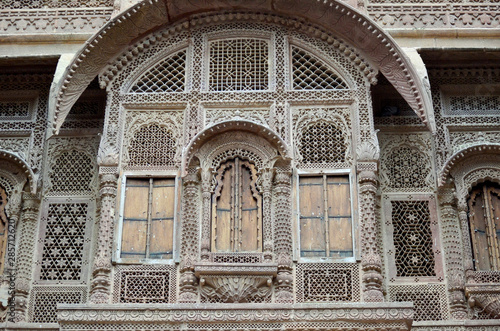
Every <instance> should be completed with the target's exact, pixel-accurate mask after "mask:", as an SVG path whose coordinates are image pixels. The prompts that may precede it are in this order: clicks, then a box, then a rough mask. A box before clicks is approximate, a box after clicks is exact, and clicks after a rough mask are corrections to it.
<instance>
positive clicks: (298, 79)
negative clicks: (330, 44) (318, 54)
mask: <svg viewBox="0 0 500 331" xmlns="http://www.w3.org/2000/svg"><path fill="white" fill-rule="evenodd" d="M292 81H293V89H294V90H343V89H347V88H348V86H347V84H346V83H345V82H344V81H343V80H342V78H340V77H339V76H338V75H337V74H336V73H335V72H334V71H333V69H331V68H329V67H328V66H327V65H326V64H324V63H323V62H322V61H321V60H319V59H317V58H315V57H313V56H312V55H311V54H309V53H308V52H306V51H304V50H302V49H300V48H298V47H292Z"/></svg>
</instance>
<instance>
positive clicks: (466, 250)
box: [458, 197, 474, 283]
mask: <svg viewBox="0 0 500 331" xmlns="http://www.w3.org/2000/svg"><path fill="white" fill-rule="evenodd" d="M467 209H468V208H467V202H466V201H465V197H459V199H458V218H459V219H460V227H461V229H462V233H463V236H462V245H463V246H462V247H463V259H464V272H465V278H466V283H474V263H473V261H472V246H471V243H470V236H469V235H468V234H469V233H470V229H469V219H468V217H467Z"/></svg>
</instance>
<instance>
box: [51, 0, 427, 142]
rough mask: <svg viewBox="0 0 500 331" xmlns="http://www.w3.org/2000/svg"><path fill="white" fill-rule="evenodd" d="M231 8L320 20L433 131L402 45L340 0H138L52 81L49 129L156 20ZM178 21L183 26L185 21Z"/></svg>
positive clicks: (318, 22) (424, 99) (164, 22)
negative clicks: (377, 72) (367, 62)
mask: <svg viewBox="0 0 500 331" xmlns="http://www.w3.org/2000/svg"><path fill="white" fill-rule="evenodd" d="M236 10H240V11H241V10H243V11H247V12H250V13H257V12H258V13H269V14H273V15H282V16H286V17H298V18H302V19H304V20H305V22H306V23H307V24H315V25H319V26H321V27H322V28H323V29H324V30H325V32H326V33H332V34H334V35H338V36H339V37H340V38H342V39H344V40H346V41H347V42H348V43H350V44H351V45H352V46H353V47H355V48H356V49H357V50H359V52H360V53H362V54H364V55H365V56H366V57H367V58H369V59H370V60H371V62H373V63H374V64H375V66H376V67H377V68H378V69H379V70H380V72H382V73H383V74H384V76H386V78H387V79H388V80H389V82H391V83H392V84H393V85H394V86H395V88H396V89H397V90H398V92H399V93H400V94H401V95H402V96H403V97H404V99H405V100H406V101H407V102H408V104H409V105H410V106H411V107H412V109H413V110H414V111H415V113H417V115H418V116H419V117H420V118H421V120H422V121H423V122H424V123H425V124H426V125H427V126H428V127H429V128H430V129H431V131H433V132H434V131H435V123H434V115H433V113H432V102H431V100H430V98H429V95H428V94H427V93H426V89H425V85H424V82H423V81H422V79H421V78H420V77H419V75H418V73H417V70H416V69H415V68H414V67H413V65H412V64H411V61H410V60H409V59H408V57H407V56H406V55H405V53H404V51H403V50H402V49H401V48H400V47H399V46H398V45H397V44H396V42H395V41H394V40H393V39H392V37H391V36H390V35H389V34H387V33H386V32H385V31H384V30H383V29H381V28H380V27H379V26H378V25H377V24H376V23H375V22H373V21H372V20H371V19H370V18H369V17H367V16H366V15H364V14H362V13H360V12H358V11H357V10H355V9H354V8H352V7H350V6H348V5H346V4H344V3H343V2H342V1H340V0H327V1H316V0H293V1H289V0H265V1H257V2H256V1H238V2H232V1H231V2H226V1H217V0H211V1H204V0H193V1H184V0H143V1H141V2H139V3H138V4H136V5H135V6H133V7H131V8H130V9H128V10H126V11H125V12H123V13H121V14H120V15H117V16H116V17H114V18H113V19H112V20H111V21H109V22H108V23H107V24H106V25H105V26H104V27H103V28H101V30H99V31H98V32H97V33H96V34H95V35H94V36H92V37H91V38H90V39H89V40H88V41H87V42H86V44H85V46H84V47H83V48H82V49H81V50H80V51H79V52H78V53H77V54H76V55H75V57H74V58H73V61H72V62H71V64H70V65H69V66H68V67H67V69H66V71H65V73H64V74H63V75H62V76H61V77H60V79H59V80H58V81H57V82H56V84H55V88H54V90H53V93H52V95H51V98H50V100H51V101H50V104H49V108H50V114H53V115H52V116H53V118H52V119H51V121H52V125H53V132H52V133H55V134H57V133H58V131H59V129H60V128H61V126H62V124H63V123H64V120H65V118H66V116H67V115H68V113H69V111H70V110H71V107H72V106H73V104H74V103H75V102H76V101H77V100H78V98H79V97H80V95H81V94H82V93H83V91H84V90H85V88H86V87H87V86H88V85H89V83H90V82H91V81H92V80H93V79H94V77H95V76H97V75H98V74H99V73H101V72H102V71H103V70H104V69H105V67H106V65H107V64H108V62H109V60H110V59H112V58H114V57H116V56H117V55H118V54H119V53H120V52H122V51H123V50H124V49H125V48H126V47H128V46H129V45H130V43H131V42H133V41H134V40H136V39H137V38H139V37H141V36H144V35H146V34H148V33H150V32H152V31H154V30H156V29H157V28H159V27H160V26H167V25H172V24H174V23H177V22H181V21H183V20H186V19H189V17H190V15H193V14H199V13H210V12H219V13H220V12H222V11H236ZM184 26H185V27H189V22H188V21H186V22H185V24H184ZM326 33H325V38H326V39H328V35H327V34H326Z"/></svg>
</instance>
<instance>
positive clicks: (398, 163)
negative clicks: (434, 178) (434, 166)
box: [385, 146, 429, 188]
mask: <svg viewBox="0 0 500 331" xmlns="http://www.w3.org/2000/svg"><path fill="white" fill-rule="evenodd" d="M428 162H429V161H428V160H426V159H425V158H424V156H423V155H422V154H421V153H420V152H419V151H418V149H416V148H410V147H406V146H401V147H399V148H395V149H393V150H392V151H391V152H390V154H389V155H388V156H387V160H386V162H385V165H386V167H387V169H388V170H387V176H388V177H389V180H390V186H391V187H392V188H423V187H426V178H427V176H428V173H427V171H428V168H427V166H424V165H426V164H428Z"/></svg>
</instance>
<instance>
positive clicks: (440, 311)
mask: <svg viewBox="0 0 500 331" xmlns="http://www.w3.org/2000/svg"><path fill="white" fill-rule="evenodd" d="M388 292H389V297H390V300H391V301H394V302H407V301H411V302H413V305H414V309H415V315H414V320H415V321H440V320H443V319H447V317H448V305H447V296H446V287H445V285H441V284H436V285H417V286H414V285H405V286H390V287H389V291H388Z"/></svg>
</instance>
